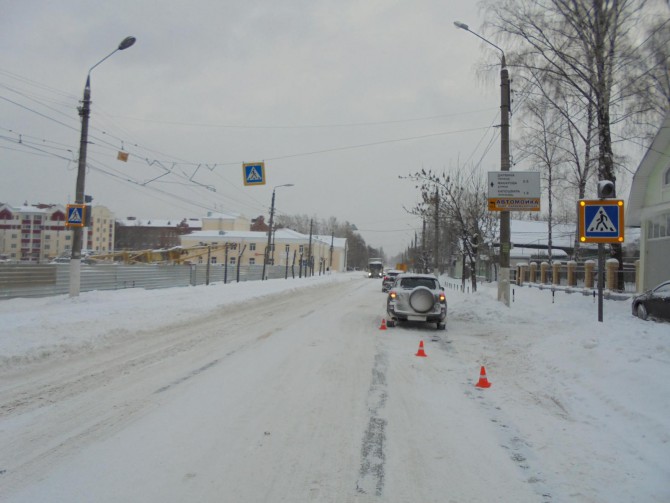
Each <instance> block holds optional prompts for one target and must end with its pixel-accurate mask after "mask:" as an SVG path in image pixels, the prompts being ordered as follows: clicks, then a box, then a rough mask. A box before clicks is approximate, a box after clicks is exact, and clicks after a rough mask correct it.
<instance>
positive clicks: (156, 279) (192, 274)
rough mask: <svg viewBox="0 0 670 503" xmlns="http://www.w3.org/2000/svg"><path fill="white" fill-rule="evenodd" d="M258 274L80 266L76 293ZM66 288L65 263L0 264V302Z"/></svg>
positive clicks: (271, 275)
mask: <svg viewBox="0 0 670 503" xmlns="http://www.w3.org/2000/svg"><path fill="white" fill-rule="evenodd" d="M308 272H309V271H305V270H304V269H300V268H299V267H295V268H291V267H288V268H286V267H285V266H278V265H277V266H266V270H265V277H266V279H276V278H289V279H290V278H300V277H304V276H306V275H308ZM262 274H263V266H262V265H249V266H240V267H237V266H225V265H214V264H210V265H209V266H208V265H207V264H198V265H183V264H175V265H167V264H133V265H125V264H95V265H86V264H82V265H81V281H80V284H81V287H80V290H81V291H82V292H85V291H92V290H121V289H124V288H146V289H155V288H168V287H174V286H195V285H204V284H209V283H222V282H224V281H225V282H226V283H234V282H241V281H259V280H261V279H262ZM309 275H311V274H309ZM69 289H70V265H69V264H43V265H39V264H0V299H11V298H15V297H45V296H50V295H60V294H65V293H68V292H69Z"/></svg>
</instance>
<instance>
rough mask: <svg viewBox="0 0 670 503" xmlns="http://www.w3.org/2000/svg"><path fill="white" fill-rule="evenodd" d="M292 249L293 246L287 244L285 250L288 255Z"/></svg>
mask: <svg viewBox="0 0 670 503" xmlns="http://www.w3.org/2000/svg"><path fill="white" fill-rule="evenodd" d="M290 249H291V246H290V245H286V249H285V250H284V251H286V254H287V255H288V252H289V250H290Z"/></svg>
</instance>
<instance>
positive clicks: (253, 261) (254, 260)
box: [249, 257, 256, 265]
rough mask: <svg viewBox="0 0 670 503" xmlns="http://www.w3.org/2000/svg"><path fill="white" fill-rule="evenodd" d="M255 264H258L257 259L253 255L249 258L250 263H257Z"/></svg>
mask: <svg viewBox="0 0 670 503" xmlns="http://www.w3.org/2000/svg"><path fill="white" fill-rule="evenodd" d="M255 264H256V259H255V258H253V257H251V258H250V259H249V265H255Z"/></svg>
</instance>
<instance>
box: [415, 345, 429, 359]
mask: <svg viewBox="0 0 670 503" xmlns="http://www.w3.org/2000/svg"><path fill="white" fill-rule="evenodd" d="M416 356H428V355H427V354H426V352H425V351H424V350H423V341H421V342H420V343H419V350H418V351H417V352H416Z"/></svg>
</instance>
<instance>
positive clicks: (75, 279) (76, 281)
mask: <svg viewBox="0 0 670 503" xmlns="http://www.w3.org/2000/svg"><path fill="white" fill-rule="evenodd" d="M134 43H135V37H126V38H124V39H123V40H122V41H121V43H120V44H119V46H118V47H117V48H116V49H114V50H113V51H112V52H110V53H109V54H108V55H107V56H105V57H104V58H102V59H101V60H100V61H98V62H97V63H96V64H95V65H93V66H92V67H91V68H90V69H89V70H88V74H87V75H86V86H84V99H83V101H82V106H81V107H80V108H79V115H80V116H81V139H80V142H79V166H78V169H77V186H76V192H75V201H74V202H75V204H78V205H83V204H84V181H85V179H86V146H87V145H88V118H89V116H90V115H91V71H93V69H94V68H95V67H96V66H98V65H99V64H100V63H102V62H103V61H105V60H106V59H107V58H109V57H110V56H111V55H112V54H114V53H115V52H116V51H122V50H124V49H127V48H128V47H130V46H131V45H133V44H134ZM83 234H84V230H83V226H81V227H75V228H74V232H73V235H72V256H71V258H70V297H77V296H78V295H79V291H80V288H81V284H80V283H81V248H82V244H83V243H82V242H83Z"/></svg>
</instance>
